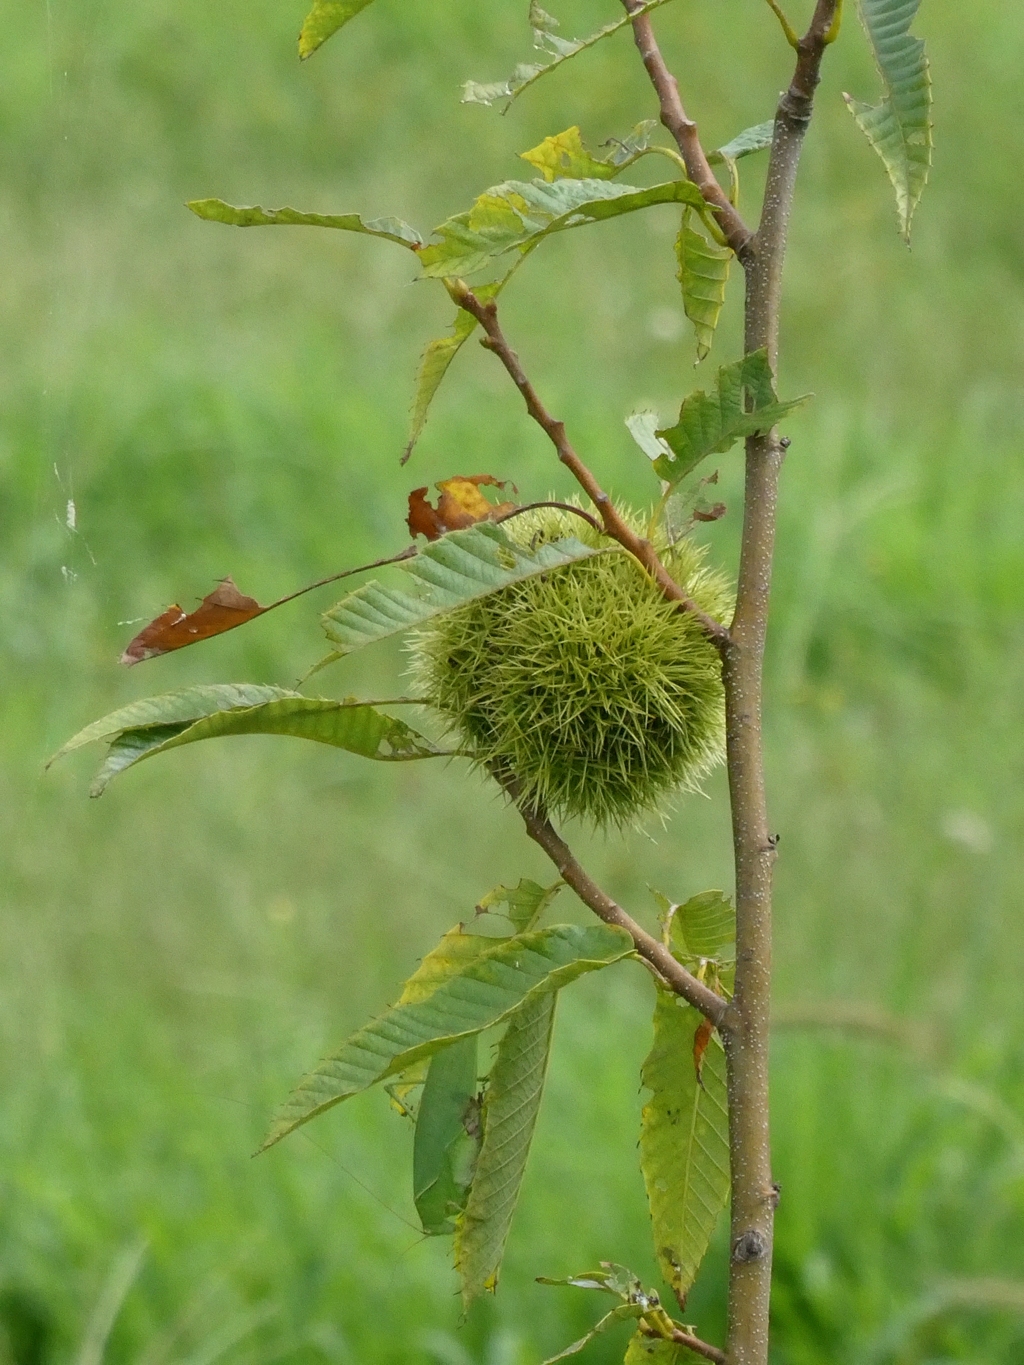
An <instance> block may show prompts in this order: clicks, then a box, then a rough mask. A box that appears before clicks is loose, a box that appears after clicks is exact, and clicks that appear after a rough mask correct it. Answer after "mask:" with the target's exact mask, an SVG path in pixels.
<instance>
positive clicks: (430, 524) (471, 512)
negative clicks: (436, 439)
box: [407, 474, 517, 540]
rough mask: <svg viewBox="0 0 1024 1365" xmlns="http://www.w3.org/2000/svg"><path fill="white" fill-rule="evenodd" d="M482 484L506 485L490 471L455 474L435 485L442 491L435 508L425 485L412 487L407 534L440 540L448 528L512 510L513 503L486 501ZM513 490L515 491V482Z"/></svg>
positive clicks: (474, 523) (454, 527)
mask: <svg viewBox="0 0 1024 1365" xmlns="http://www.w3.org/2000/svg"><path fill="white" fill-rule="evenodd" d="M481 486H486V487H489V488H505V487H507V484H505V483H503V482H502V481H501V480H500V479H496V478H495V477H494V476H493V475H492V474H456V475H453V477H452V478H450V479H442V480H441V482H440V483H436V484H435V485H434V487H435V488H436V489H437V490H438V492H439V493H440V494H441V496H440V498H438V500H437V506H436V507H434V506H433V505H432V504H431V503H430V502H428V501H427V489H426V487H423V488H415V489H413V491H412V492H411V493H410V494H409V516H408V518H407V524H408V527H409V534H410V535H411V536H412V537H413V538H414V539H415V538H416V536H425V537H426V539H427V540H439V539H440V538H441V536H443V535H445V534H447V532H448V531H461V530H463V528H464V527H466V526H475V525H476V523H477V522H478V521H493V520H495V519H496V518H497V517H500V516H504V514H505V513H506V512H513V511H515V507H516V504H515V503H514V502H501V503H497V504H495V503H491V502H488V501H487V499H486V498H485V497H484V495H483V494H482V493H481V492H480V488H481ZM512 491H513V492H516V491H517V489H516V487H515V485H514V484H513V485H512Z"/></svg>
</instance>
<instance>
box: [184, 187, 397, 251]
mask: <svg viewBox="0 0 1024 1365" xmlns="http://www.w3.org/2000/svg"><path fill="white" fill-rule="evenodd" d="M185 207H186V208H189V209H191V210H192V212H193V213H194V214H195V215H196V217H197V218H204V219H206V221H207V222H209V223H226V224H227V225H228V226H229V227H322V228H337V229H338V230H339V231H341V232H361V233H363V235H364V236H367V237H383V238H385V239H386V240H387V241H389V242H397V243H398V245H399V246H404V247H408V248H409V250H410V251H418V250H419V248H420V247H421V246H422V245H423V238H422V237H421V236H420V234H419V233H418V232H417V231H416V229H415V228H414V227H410V226H409V224H408V223H403V222H402V220H401V218H370V219H366V218H363V217H362V216H361V215H360V214H358V213H301V212H300V211H299V210H298V209H289V208H283V209H265V208H261V206H260V205H259V204H256V205H254V206H253V207H251V208H249V207H242V208H238V207H236V206H235V205H234V204H225V202H224V200H223V199H193V200H191V201H190V202H189V203H188V204H186V205H185Z"/></svg>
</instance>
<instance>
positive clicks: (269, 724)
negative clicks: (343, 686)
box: [50, 683, 443, 796]
mask: <svg viewBox="0 0 1024 1365" xmlns="http://www.w3.org/2000/svg"><path fill="white" fill-rule="evenodd" d="M133 717H141V718H142V719H141V721H140V720H136V721H135V723H132V718H133ZM226 735H287V736H291V737H293V738H295V739H309V740H315V741H316V742H317V743H319V744H330V745H332V746H333V747H334V748H336V749H346V750H347V751H348V752H349V753H353V754H360V755H362V757H363V758H373V759H380V760H385V761H392V762H394V761H404V760H409V759H419V758H436V757H438V756H439V755H440V754H441V753H442V752H443V751H442V750H440V749H438V748H436V747H435V746H434V745H433V744H431V743H430V741H429V740H427V739H425V738H424V737H423V736H422V735H420V734H418V733H417V732H416V731H415V730H413V729H412V728H411V726H409V725H406V723H405V722H404V721H401V720H396V719H394V718H393V717H392V716H386V715H384V714H383V713H382V712H380V711H378V710H376V709H375V708H374V707H373V706H372V705H371V704H370V703H368V702H361V701H356V700H354V699H351V698H350V699H348V700H346V701H335V700H333V699H331V698H326V697H303V696H300V694H299V693H297V692H286V691H284V690H283V689H282V688H279V687H252V686H249V685H247V684H244V683H235V684H226V685H221V686H219V687H193V688H189V689H188V690H187V691H185V692H172V693H168V694H167V695H165V696H162V697H150V698H148V699H147V700H146V701H144V702H135V703H133V704H132V705H131V706H126V707H122V708H121V710H119V711H114V712H113V713H112V714H111V715H109V716H106V717H104V719H103V720H98V721H96V722H94V723H93V724H92V725H89V726H87V727H86V728H85V729H84V730H82V731H80V732H79V734H77V735H75V737H74V738H73V739H71V740H69V741H68V743H67V744H65V746H64V748H63V749H62V750H61V751H60V753H59V754H55V755H54V759H51V760H50V761H51V762H53V761H54V760H55V759H56V758H59V757H61V755H62V754H66V753H68V752H69V751H70V750H72V749H77V748H80V747H81V745H83V744H88V743H90V742H91V741H92V740H100V739H106V740H108V741H109V742H110V748H109V750H108V752H107V756H106V758H105V759H104V762H103V765H102V767H101V768H100V770H99V772H98V773H97V775H96V778H95V779H94V781H93V784H92V787H91V788H90V795H92V796H101V795H102V794H103V792H104V791H105V790H106V788H107V786H108V785H109V784H110V782H111V780H112V779H113V778H114V777H116V776H117V774H118V773H122V772H124V771H125V769H126V768H130V767H132V766H133V765H134V764H136V763H140V762H141V761H142V760H143V759H144V758H152V757H154V756H155V755H156V754H163V753H166V752H167V751H168V750H170V749H177V748H180V747H181V746H182V745H183V744H195V743H197V742H198V741H199V740H201V739H219V738H221V737H223V736H226Z"/></svg>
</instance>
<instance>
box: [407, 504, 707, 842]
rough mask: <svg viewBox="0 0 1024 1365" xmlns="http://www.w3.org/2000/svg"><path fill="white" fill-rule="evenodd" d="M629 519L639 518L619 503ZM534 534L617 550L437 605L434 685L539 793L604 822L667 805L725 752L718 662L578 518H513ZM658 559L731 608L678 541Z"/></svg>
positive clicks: (481, 751) (528, 538) (556, 806)
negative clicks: (444, 609)
mask: <svg viewBox="0 0 1024 1365" xmlns="http://www.w3.org/2000/svg"><path fill="white" fill-rule="evenodd" d="M623 515H624V516H625V517H626V519H627V520H628V521H629V522H630V524H632V525H634V526H636V527H640V526H642V525H643V524H644V523H643V522H642V520H641V519H640V518H638V517H637V516H636V515H635V514H633V513H629V512H625V511H624V512H623ZM506 530H507V531H508V532H509V534H510V535H512V536H514V537H515V538H516V539H517V540H518V541H519V542H520V543H522V544H523V545H530V544H533V545H536V543H537V541H538V539H539V538H544V539H549V540H555V539H559V538H561V537H563V536H567V535H573V536H576V537H578V538H579V539H581V540H583V541H585V542H586V543H588V544H593V545H600V546H601V547H602V549H605V550H606V552H605V553H603V554H600V555H598V556H596V557H594V558H593V559H588V560H585V561H583V562H581V563H579V564H575V565H570V566H568V567H566V568H564V569H558V570H555V571H554V572H552V573H549V574H545V575H543V576H541V577H537V578H531V579H527V580H526V581H524V582H522V583H517V584H514V585H513V586H511V587H508V588H505V589H503V590H502V591H500V592H496V593H492V594H491V595H490V596H488V597H483V598H480V599H478V600H477V601H475V602H472V603H470V604H468V605H467V606H465V607H461V608H460V609H459V610H458V611H454V612H451V613H450V614H448V615H446V616H442V617H439V618H438V619H437V620H436V621H435V622H433V623H432V624H431V625H430V626H429V627H427V628H425V629H423V630H422V631H420V632H419V633H418V634H417V635H416V636H415V638H414V639H413V641H412V644H411V648H412V657H413V669H414V672H415V674H416V676H417V678H418V680H419V682H420V684H421V687H422V690H423V694H424V695H425V696H427V697H429V698H430V700H431V702H432V704H433V705H434V706H435V707H436V709H437V710H438V711H439V712H440V713H441V714H442V715H443V716H444V717H445V718H446V719H447V720H448V721H449V723H450V725H451V728H452V730H453V731H454V732H455V733H456V734H457V735H458V736H459V738H460V740H461V742H462V743H463V744H464V745H465V746H466V747H467V748H468V749H469V750H471V751H472V753H473V754H474V755H475V756H476V757H477V759H478V760H479V762H480V763H481V764H482V765H484V764H486V765H491V764H495V765H497V766H499V767H501V768H502V769H503V770H504V771H506V772H511V773H512V774H514V775H515V777H516V778H517V779H518V781H519V784H520V787H521V789H522V791H523V794H524V796H525V797H526V799H527V800H528V801H530V802H533V803H536V804H538V805H539V806H541V807H543V808H544V809H547V810H550V811H552V812H555V813H557V814H559V815H563V816H582V817H584V818H586V819H588V820H589V821H591V822H593V823H594V824H595V825H598V826H607V825H623V824H627V823H629V822H631V821H635V820H636V819H637V818H638V817H640V816H643V815H645V814H648V813H650V812H652V811H656V810H657V809H658V808H659V807H660V806H662V805H663V803H664V801H665V799H666V798H667V797H668V796H669V795H670V794H671V793H672V792H674V791H678V790H681V789H682V790H685V789H692V788H693V787H694V786H696V784H697V783H698V782H699V780H700V778H701V777H702V776H703V775H704V774H705V773H707V771H708V770H709V769H710V768H712V767H714V766H715V765H716V764H717V763H719V762H721V760H722V756H723V752H724V737H725V722H724V700H723V692H722V675H721V660H720V658H719V655H718V651H717V650H716V648H715V646H714V645H713V644H712V643H711V641H709V640H708V638H707V636H706V635H705V634H704V632H703V631H702V629H701V627H700V625H699V624H698V622H697V621H695V620H694V619H693V617H692V616H689V615H687V614H686V613H685V612H684V611H681V610H680V609H679V608H678V607H677V606H676V605H674V604H672V603H669V602H667V601H666V600H665V599H664V598H663V597H662V596H661V594H660V593H659V592H658V590H657V588H656V587H655V586H654V585H653V584H652V582H651V580H650V579H649V577H648V576H647V575H646V574H645V573H644V571H643V569H642V568H641V567H640V565H639V564H638V563H637V562H636V560H635V559H633V558H632V556H631V555H629V554H627V553H626V552H625V551H624V550H621V549H619V548H618V547H617V546H613V545H611V544H610V542H609V541H608V540H607V539H605V538H604V537H602V536H600V535H599V534H598V533H597V532H595V531H592V530H590V529H589V528H588V527H587V526H586V523H584V522H582V521H581V520H580V519H579V518H577V517H574V516H571V515H569V514H568V513H565V512H560V511H557V510H554V509H543V510H538V511H536V512H533V513H530V514H527V515H524V516H522V517H517V518H515V519H513V520H512V521H509V522H507V523H506ZM662 556H663V559H664V561H665V564H666V566H667V567H668V569H669V571H670V572H671V573H672V574H673V576H674V577H675V578H676V581H677V582H679V583H680V584H681V585H684V586H685V588H686V590H687V592H688V593H689V594H690V596H691V597H692V598H693V599H694V601H695V602H696V603H697V604H698V606H700V607H701V608H702V609H703V610H704V611H705V612H707V613H709V614H710V615H712V616H715V617H717V618H718V619H723V618H724V617H725V615H726V613H727V612H728V610H729V608H730V606H731V602H732V591H731V588H730V586H729V583H728V582H727V580H726V578H725V577H724V576H723V575H722V574H721V573H718V572H716V571H715V570H713V569H709V568H707V567H706V566H705V564H704V559H705V550H704V548H703V547H701V546H699V545H697V544H695V543H694V542H693V541H692V540H689V539H686V538H684V539H682V540H681V541H679V542H678V543H677V544H676V545H675V546H673V547H672V548H671V549H667V548H663V549H662Z"/></svg>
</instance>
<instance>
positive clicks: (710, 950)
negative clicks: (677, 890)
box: [662, 891, 736, 963]
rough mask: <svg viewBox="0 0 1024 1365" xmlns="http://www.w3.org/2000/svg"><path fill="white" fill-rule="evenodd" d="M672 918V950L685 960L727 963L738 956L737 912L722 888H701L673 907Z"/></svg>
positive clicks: (670, 914)
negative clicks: (707, 889)
mask: <svg viewBox="0 0 1024 1365" xmlns="http://www.w3.org/2000/svg"><path fill="white" fill-rule="evenodd" d="M662 899H664V898H662ZM668 919H669V921H670V923H671V926H672V928H671V946H672V952H673V953H674V954H675V956H676V957H678V958H679V959H680V960H681V961H684V962H688V963H689V962H694V961H699V960H700V959H701V958H708V959H714V960H715V961H718V962H724V961H730V960H731V959H732V958H733V957H734V956H735V944H736V911H735V909H734V908H733V904H732V902H731V901H730V899H729V897H728V896H726V895H724V894H723V893H722V892H721V891H701V892H700V894H699V895H696V896H691V897H690V899H689V900H688V901H685V902H684V903H683V904H682V905H672V906H670V908H669V914H668Z"/></svg>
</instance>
